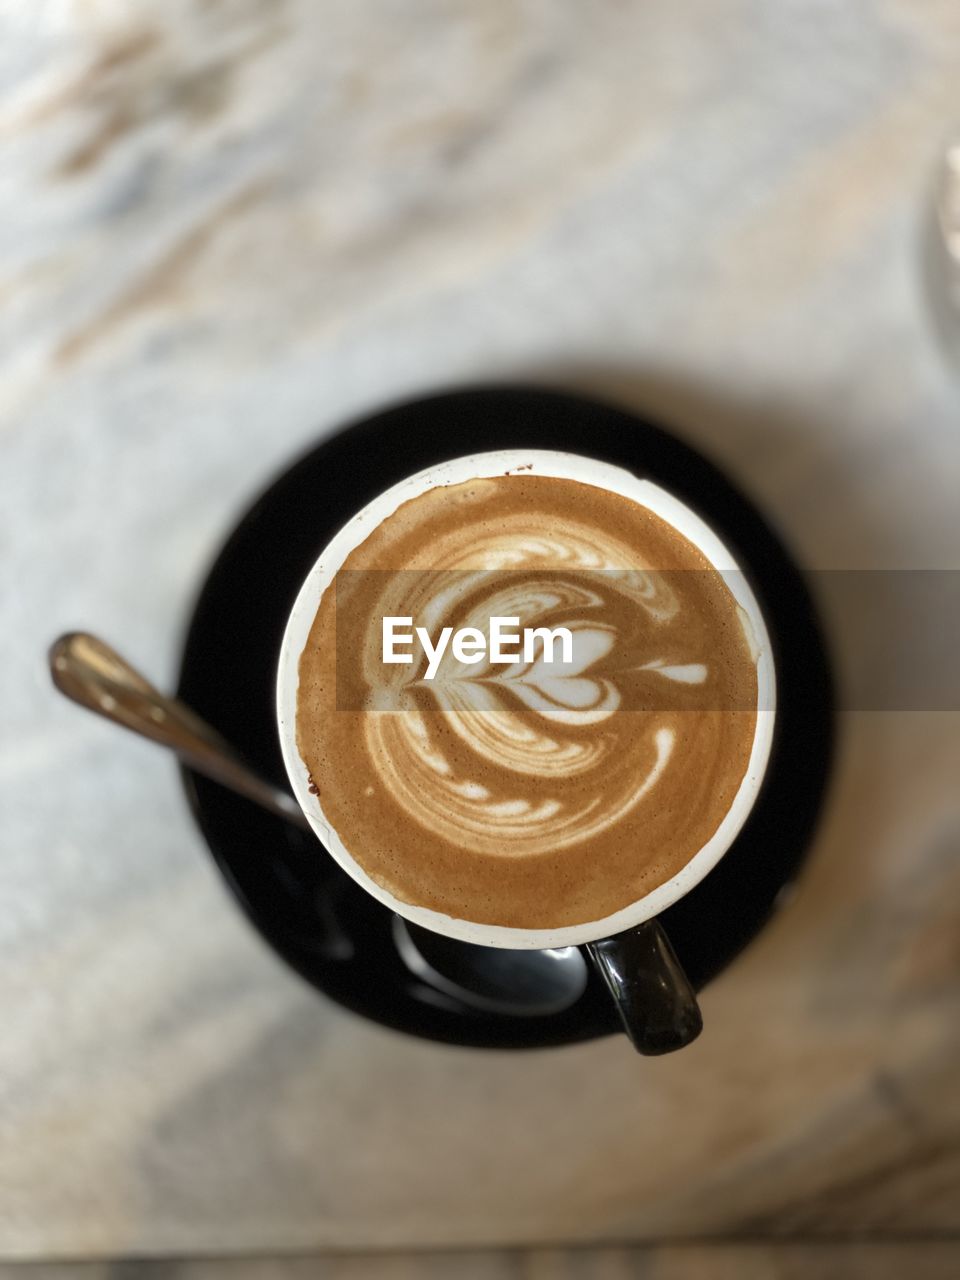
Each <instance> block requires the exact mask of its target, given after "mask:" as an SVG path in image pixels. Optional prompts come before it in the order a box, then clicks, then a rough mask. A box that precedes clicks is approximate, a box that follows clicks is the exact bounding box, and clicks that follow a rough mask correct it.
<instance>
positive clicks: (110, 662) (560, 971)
mask: <svg viewBox="0 0 960 1280" xmlns="http://www.w3.org/2000/svg"><path fill="white" fill-rule="evenodd" d="M49 660H50V674H51V676H52V677H53V683H54V684H55V685H56V687H57V688H58V689H59V690H60V692H61V693H62V694H64V695H65V696H66V697H68V698H70V699H71V701H73V702H76V703H78V704H79V705H80V706H81V707H86V708H87V709H88V710H89V711H94V712H96V714H97V715H100V716H103V717H104V718H105V719H107V720H110V721H112V722H113V723H114V724H118V725H121V726H122V727H123V728H124V729H129V730H130V731H131V732H132V733H136V734H139V735H140V737H142V738H149V739H150V741H151V742H157V743H159V744H160V745H161V746H163V747H169V748H170V750H172V751H174V752H176V754H177V755H178V756H179V757H180V759H181V760H183V761H184V763H185V764H188V765H189V766H190V768H192V769H196V770H197V772H198V773H202V774H205V775H206V777H208V778H212V779H213V780H214V781H215V782H219V783H221V784H222V785H223V786H225V787H229V788H230V789H231V790H233V791H236V792H237V793H238V794H239V795H241V796H244V797H246V799H248V800H252V801H253V802H254V804H258V805H260V806H261V807H262V808H264V809H267V810H269V812H270V813H273V814H276V815H277V816H278V817H280V818H284V819H285V820H286V821H287V822H291V823H294V824H295V825H296V826H298V827H300V828H302V829H304V830H307V831H312V829H311V827H310V824H309V823H308V822H307V819H306V818H305V817H304V815H303V812H302V810H301V809H300V807H299V805H298V804H297V802H296V801H295V800H294V799H293V797H292V796H289V795H287V793H286V792H285V791H281V790H280V789H279V788H278V787H275V786H273V785H272V783H269V782H267V781H266V780H265V779H264V778H261V777H260V776H259V775H258V774H256V773H254V772H253V770H252V769H251V768H250V767H249V766H248V765H246V764H245V763H244V762H243V761H242V760H241V759H240V758H239V756H238V755H237V753H236V751H234V749H233V748H232V747H231V746H230V745H229V743H227V742H226V741H225V740H224V739H223V738H222V737H221V736H220V734H218V733H217V731H216V730H215V729H213V728H211V726H210V725H208V724H207V723H206V721H204V720H202V719H201V718H200V717H199V716H198V715H197V714H196V713H195V712H193V711H191V710H190V708H189V707H188V706H187V705H186V704H185V703H183V702H181V701H180V699H179V698H170V697H167V696H166V695H165V694H162V693H160V691H159V690H158V689H156V688H155V687H154V686H153V685H152V684H151V683H150V682H149V680H147V679H146V678H145V677H144V676H142V675H141V674H140V672H139V671H136V670H135V669H134V668H133V667H131V666H130V664H129V663H128V662H126V661H125V660H124V659H123V658H121V657H120V655H119V654H118V653H116V652H115V650H113V649H111V648H110V646H109V645H108V644H106V643H105V642H104V641H103V640H100V639H98V638H97V637H96V636H93V635H90V634H89V633H87V632H84V631H72V632H69V633H68V634H67V635H63V636H61V637H60V639H59V640H56V641H54V643H53V644H52V645H51V646H50V654H49ZM332 923H333V925H336V922H335V921H333V922H332ZM336 933H337V934H341V935H342V931H340V930H339V926H336ZM393 939H394V945H395V946H396V948H397V952H398V954H399V956H400V958H401V960H402V961H403V963H404V965H406V967H407V969H409V971H410V972H411V973H412V974H413V975H414V976H415V977H418V978H420V979H421V980H422V981H424V982H427V983H429V984H430V985H431V986H432V987H434V988H435V990H437V991H440V992H442V993H444V994H445V995H448V996H452V997H454V998H455V999H457V1000H459V1001H460V1003H461V1004H465V1005H467V1006H469V1007H471V1008H474V1009H479V1010H482V1011H485V1012H492V1013H506V1014H512V1015H517V1016H538V1015H539V1016H543V1015H545V1014H550V1013H558V1012H560V1011H561V1010H563V1009H566V1008H569V1007H570V1005H572V1004H574V1003H575V1002H576V1001H577V1000H578V999H579V998H580V996H581V995H582V993H583V991H584V988H585V987H586V984H587V966H586V962H585V960H584V958H583V956H582V955H581V954H580V952H579V951H578V950H577V948H576V947H564V948H562V949H560V950H554V951H506V950H503V949H501V948H498V947H479V946H475V945H472V944H470V943H464V942H458V941H455V940H452V939H450V938H446V937H444V936H442V935H440V934H436V933H432V932H431V931H429V930H427V929H422V928H420V927H419V926H417V925H414V924H410V923H408V922H406V921H404V920H402V919H401V918H400V917H399V916H394V920H393ZM334 941H335V942H336V941H337V938H336V936H334ZM338 945H339V944H338ZM348 945H349V949H348V950H344V949H343V948H342V947H341V948H340V949H339V950H337V951H336V958H338V959H342V958H344V957H347V956H349V955H352V954H353V949H352V944H348Z"/></svg>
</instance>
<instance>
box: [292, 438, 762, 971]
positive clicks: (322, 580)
mask: <svg viewBox="0 0 960 1280" xmlns="http://www.w3.org/2000/svg"><path fill="white" fill-rule="evenodd" d="M521 469H522V471H523V473H524V474H527V475H542V476H547V477H552V478H555V479H571V480H577V481H579V482H580V483H585V484H594V485H596V486H598V487H601V488H606V489H608V490H610V491H612V492H614V493H619V494H621V495H622V496H625V497H627V498H630V499H632V500H633V501H635V502H637V503H638V504H639V505H640V506H644V507H647V508H648V509H649V510H651V511H653V512H654V514H656V515H659V516H660V517H661V518H662V519H665V520H666V521H667V523H668V524H670V525H671V526H672V527H673V528H674V529H676V530H677V532H679V533H681V534H682V535H683V536H684V537H686V538H688V539H689V540H690V541H691V542H692V543H693V544H694V545H695V546H696V547H697V548H698V550H700V552H701V553H702V554H703V555H704V556H705V558H706V559H707V560H708V562H709V563H710V564H711V566H712V567H713V568H715V569H717V570H720V571H723V572H730V573H732V575H733V577H732V582H731V581H730V580H728V587H729V589H730V590H731V593H732V594H733V595H734V598H735V599H736V601H737V603H738V605H740V607H741V610H742V613H743V614H745V615H746V617H747V619H748V621H749V626H750V631H751V632H752V640H753V645H754V651H755V654H756V662H757V718H756V726H755V730H754V738H753V743H752V746H751V752H750V758H749V761H748V764H747V769H746V771H745V773H744V776H743V779H742V780H741V783H740V786H739V787H738V789H737V793H736V795H735V796H734V798H733V801H732V802H731V805H730V807H729V809H728V810H727V812H726V813H725V814H724V816H723V818H722V819H721V821H720V824H719V825H718V827H717V829H716V830H715V831H714V833H713V835H712V836H711V837H710V839H709V840H708V841H707V842H706V844H704V845H703V846H702V847H701V848H700V849H699V850H698V851H697V852H696V853H695V854H694V855H693V857H692V858H690V859H689V860H688V861H687V862H686V863H685V864H684V866H683V867H681V869H680V870H679V871H678V872H677V873H676V874H675V875H674V876H672V877H670V879H668V880H666V881H664V882H663V883H662V884H660V885H657V886H656V887H655V888H653V889H651V890H650V891H649V893H646V894H644V895H643V896H642V897H640V898H637V899H635V900H634V901H633V902H632V903H629V904H628V905H627V906H625V907H622V908H620V909H619V910H618V911H616V912H613V913H611V914H610V915H607V916H604V917H602V918H600V919H597V920H591V921H585V922H582V923H580V924H576V925H567V926H563V927H560V928H556V929H521V928H515V927H513V926H508V925H494V924H483V923H481V922H478V921H471V920H466V919H462V918H460V917H456V916H449V915H446V914H444V913H442V912H439V911H435V910H433V909H431V908H428V907H421V906H418V905H417V904H414V903H408V902H404V901H402V900H401V899H398V898H396V897H394V896H393V894H391V893H390V892H389V891H388V890H386V889H384V888H383V887H382V886H381V885H380V884H378V883H377V882H376V881H375V880H373V879H372V877H370V876H369V875H368V874H367V872H366V871H365V870H364V869H363V867H362V866H360V864H359V863H358V862H357V861H356V860H355V859H354V858H353V856H352V855H351V854H350V853H349V851H348V850H347V849H346V847H345V845H344V844H343V841H342V839H341V838H340V836H339V834H338V833H337V831H336V829H335V828H334V826H333V824H332V823H331V822H330V821H329V820H328V819H327V818H326V816H325V815H324V813H323V809H322V807H321V804H320V800H319V797H318V796H317V795H316V793H315V792H312V791H311V790H310V779H309V777H308V772H307V767H306V764H305V763H304V761H303V760H302V759H301V757H300V753H299V751H298V749H297V744H296V704H297V689H298V683H299V661H300V655H301V653H302V651H303V648H304V646H305V644H306V640H307V636H308V633H309V630H310V627H311V626H312V624H313V620H314V618H315V616H316V612H317V609H318V607H319V604H320V599H321V596H322V595H323V592H324V591H325V590H326V588H327V587H328V586H329V585H330V584H331V583H332V582H333V580H334V578H335V576H336V573H337V572H338V571H339V569H340V567H341V566H342V564H343V561H344V560H345V559H346V557H347V556H348V555H349V553H350V552H351V551H352V550H354V549H355V548H356V547H357V546H359V545H360V543H361V542H363V541H364V539H365V538H366V537H367V535H368V533H369V531H370V529H371V528H372V527H373V526H374V525H375V524H379V523H380V522H381V521H382V520H384V519H385V518H386V517H387V516H388V515H390V514H392V512H393V511H395V510H396V509H397V507H399V506H400V505H401V504H402V503H403V502H405V501H407V500H409V499H410V498H413V497H416V496H418V495H419V494H421V493H425V492H427V491H428V490H430V489H433V488H437V487H439V486H442V485H446V484H454V483H458V482H459V481H461V480H466V479H471V478H483V477H486V476H501V475H505V474H511V473H513V472H516V471H519V470H521ZM776 680H777V678H776V669H775V664H774V658H773V649H772V645H771V641H770V635H769V631H768V629H767V625H766V620H765V618H764V615H763V612H762V610H761V608H760V605H759V603H758V602H757V599H756V596H755V595H754V593H753V590H752V588H751V586H750V583H749V581H748V580H747V577H746V575H745V574H744V572H743V570H742V568H741V566H740V564H739V563H738V562H737V560H736V558H735V557H734V556H733V554H732V553H731V552H730V550H729V548H728V547H727V546H726V544H725V543H724V542H723V541H722V540H721V539H720V537H719V536H718V535H717V534H716V533H715V532H714V530H713V529H712V528H711V527H710V525H709V524H707V522H706V521H705V520H704V519H703V518H702V517H701V516H700V515H698V514H697V513H696V512H695V511H694V510H693V509H692V508H690V507H689V506H687V504H686V503H685V502H683V501H682V500H681V499H679V498H677V497H676V496H675V495H674V494H672V493H671V492H670V491H669V490H667V489H664V488H663V487H662V486H661V485H659V484H657V483H656V482H655V481H652V480H648V479H645V478H643V477H641V476H638V475H635V474H634V473H632V472H631V471H628V470H627V469H626V468H624V467H621V466H617V465H615V464H612V463H607V462H602V461H600V460H599V459H596V458H591V457H589V456H588V455H584V454H576V453H570V452H566V451H562V450H553V449H498V450H493V451H488V452H479V453H472V454H465V455H462V456H459V457H456V458H451V459H447V460H445V461H443V462H439V463H435V464H433V465H432V466H430V467H426V468H424V469H422V470H420V471H417V472H415V473H413V474H412V475H410V476H407V477H406V478H405V479H403V480H401V481H399V482H398V483H397V484H395V485H392V486H390V487H389V488H388V489H386V490H384V491H383V492H382V493H380V494H378V495H377V497H375V498H374V499H372V501H370V502H369V503H367V504H366V506H364V507H363V508H361V509H360V511H358V512H356V513H355V514H354V515H353V516H352V517H351V518H350V519H349V520H348V521H347V522H346V524H344V525H343V526H342V527H341V528H340V529H339V530H338V532H337V533H336V534H335V535H334V536H333V538H331V539H330V541H329V542H328V543H327V544H326V546H324V547H323V549H322V550H321V551H320V553H319V555H318V556H317V558H316V560H315V561H314V563H313V565H312V566H311V568H310V570H309V572H308V573H307V575H306V577H305V578H304V581H303V583H302V585H301V587H300V590H299V592H298V593H297V597H296V599H295V601H294V603H293V606H292V608H291V610H290V613H289V615H288V617H287V622H286V625H285V628H284V633H283V640H282V642H281V646H280V656H279V661H278V665H277V683H276V704H277V724H278V730H279V736H280V748H281V753H282V755H283V761H284V765H285V767H286V770H287V775H288V777H289V779H290V784H291V786H292V788H293V792H294V796H295V797H296V799H297V802H298V804H299V805H300V808H301V809H302V810H303V812H304V814H305V816H306V818H307V821H308V822H309V824H310V826H311V828H312V829H313V831H314V833H315V835H316V836H317V837H318V839H319V840H320V841H321V843H322V844H323V846H324V848H325V849H326V850H327V852H328V853H329V854H330V856H331V857H332V858H334V860H335V861H336V862H337V863H339V865H340V866H341V867H342V868H343V870H344V871H345V872H346V873H347V874H348V875H349V876H351V877H352V879H353V880H355V881H356V882H357V883H358V884H359V885H360V886H361V888H363V889H365V890H366V891H367V892H368V893H369V894H371V896H372V897H374V898H375V899H376V900H377V901H379V902H380V903H382V904H383V905H384V906H386V907H388V908H389V909H390V910H392V911H394V912H396V913H397V914H398V915H400V916H402V917H403V918H404V919H406V920H409V921H411V922H412V923H414V924H419V925H422V926H423V927H424V928H427V929H431V930H433V931H434V932H435V933H441V934H444V935H446V936H447V937H451V938H456V939H458V940H460V941H463V942H471V943H475V944H479V945H481V946H494V947H503V948H515V949H546V948H559V947H568V946H579V945H582V944H584V943H587V942H594V941H597V940H599V939H601V938H605V937H608V936H610V935H611V934H616V933H620V932H622V931H623V930H625V929H628V928H631V927H632V926H634V925H638V924H641V923H643V922H644V921H645V920H649V919H652V918H653V917H654V916H657V915H659V914H660V913H661V912H663V911H665V910H666V909H667V908H668V907H670V906H672V905H673V903H675V902H677V901H678V900H679V899H680V898H682V897H684V896H685V895H686V894H687V893H689V892H690V890H691V889H693V888H694V887H695V886H696V885H697V884H699V883H700V881H701V880H703V879H704V877H705V876H706V875H708V874H709V872H710V871H712V870H713V868H714V867H715V866H716V865H717V863H718V862H719V861H720V859H721V858H722V857H723V856H724V854H725V853H726V852H727V851H728V849H729V848H730V846H731V845H732V844H733V842H734V840H735V839H736V837H737V835H738V834H739V832H740V830H741V828H742V827H743V825H744V823H745V822H746V820H747V818H748V817H749V815H750V812H751V810H752V809H753V806H754V803H755V802H756V799H757V796H758V795H759V793H760V789H761V786H762V784H763V779H764V776H765V774H766V769H767V764H768V762H769V758H770V751H771V747H772V743H773V731H774V724H775V720H776Z"/></svg>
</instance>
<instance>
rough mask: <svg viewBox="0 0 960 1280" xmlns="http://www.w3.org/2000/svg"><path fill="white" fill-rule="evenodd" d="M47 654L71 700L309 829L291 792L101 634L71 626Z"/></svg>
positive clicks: (59, 685)
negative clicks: (265, 775)
mask: <svg viewBox="0 0 960 1280" xmlns="http://www.w3.org/2000/svg"><path fill="white" fill-rule="evenodd" d="M49 660H50V674H51V676H52V678H53V683H54V684H55V685H56V687H57V688H58V689H59V690H60V692H61V693H62V694H63V695H64V696H65V697H67V698H69V699H70V700H71V701H72V702H76V703H78V704H79V705H80V706H81V707H86V708H87V710H88V711H94V712H96V714H97V715H100V716H103V717H104V718H105V719H107V720H110V721H112V722H113V723H114V724H118V725H121V726H122V727H123V728H124V729H129V730H130V731H131V732H132V733H136V734H139V736H140V737H141V738H149V739H150V740H151V741H152V742H157V743H159V744H160V746H162V747H168V748H169V749H170V750H171V751H174V752H176V754H177V755H178V756H179V757H180V759H181V760H182V761H183V762H184V763H185V764H187V765H189V766H190V768H192V769H196V771H197V772H198V773H202V774H204V775H205V776H206V777H208V778H212V779H213V780H214V781H215V782H219V783H221V784H222V785H223V786H225V787H229V788H230V789H231V790H232V791H236V792H238V793H239V794H240V795H242V796H246V798H247V799H248V800H252V801H253V802H254V803H255V804H258V805H260V806H261V807H262V808H264V809H269V810H270V812H271V813H274V814H276V815H277V816H278V817H281V818H285V819H286V820H287V821H288V822H293V823H296V824H297V825H298V826H300V827H304V828H307V829H309V824H308V823H307V820H306V818H305V817H304V815H303V813H302V811H301V809H300V806H299V805H298V804H297V802H296V801H295V800H294V799H293V797H292V796H290V795H288V794H287V793H286V792H285V791H282V790H280V788H278V787H275V786H273V785H272V784H271V783H269V782H267V781H266V780H265V779H264V778H261V777H259V776H258V775H257V774H256V773H254V772H253V771H252V770H251V769H250V768H249V766H248V765H246V764H244V763H243V761H242V760H240V758H239V757H238V756H237V754H236V752H235V751H234V750H233V748H232V747H230V746H229V744H228V743H226V742H225V741H224V740H223V738H221V736H220V735H219V734H218V733H217V731H216V730H215V729H213V728H212V727H211V726H210V725H208V724H207V723H206V721H205V720H201V718H200V717H199V716H198V715H196V713H195V712H193V711H191V710H190V708H189V707H188V706H186V705H185V704H184V703H183V702H181V701H180V700H179V699H178V698H168V697H167V696H166V695H165V694H162V693H160V691H159V690H158V689H156V688H155V687H154V686H153V685H152V684H151V683H150V682H149V680H147V679H146V678H145V677H144V676H142V675H141V674H140V672H139V671H136V670H135V669H134V668H133V667H131V666H130V664H129V663H128V662H125V661H124V659H123V658H121V657H120V655H119V654H118V653H117V652H116V651H115V650H113V649H111V648H110V646H109V645H108V644H106V643H105V642H104V641H103V640H100V639H98V638H97V637H96V636H92V635H90V634H89V633H87V632H85V631H71V632H69V633H68V634H66V635H63V636H61V637H60V638H59V640H55V641H54V643H53V644H52V645H51V646H50V654H49Z"/></svg>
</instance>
